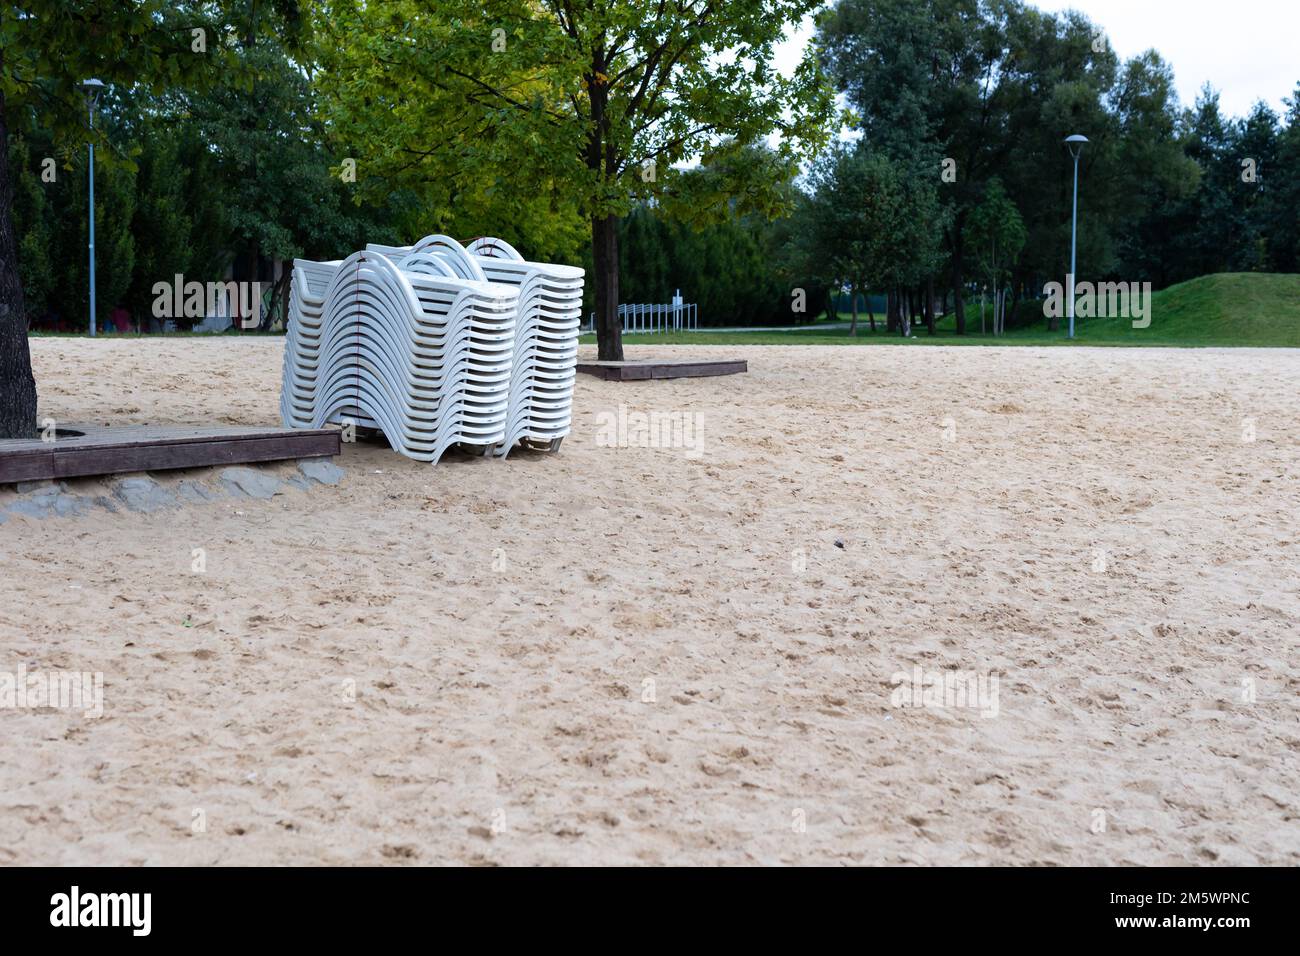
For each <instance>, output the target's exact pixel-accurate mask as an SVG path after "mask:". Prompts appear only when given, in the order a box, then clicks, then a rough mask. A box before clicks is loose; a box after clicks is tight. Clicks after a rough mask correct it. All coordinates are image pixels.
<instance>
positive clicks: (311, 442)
mask: <svg viewBox="0 0 1300 956" xmlns="http://www.w3.org/2000/svg"><path fill="white" fill-rule="evenodd" d="M72 432H81V434H80V435H73V434H72ZM65 433H66V434H67V437H63V436H64V434H65ZM59 434H60V437H59V438H58V439H57V440H55V441H49V442H47V441H41V440H40V439H39V438H33V439H7V440H3V441H0V484H7V483H10V482H15V481H42V480H45V479H49V478H75V477H79V476H85V475H112V474H118V473H121V472H128V471H164V470H166V469H168V468H202V467H207V466H211V465H238V464H246V463H248V462H255V461H280V460H283V459H286V458H322V457H327V456H330V455H337V454H338V453H339V450H340V448H341V447H342V444H341V442H342V433H341V432H340V431H339V430H338V429H336V428H321V429H296V428H197V427H190V426H153V425H120V426H113V427H104V426H101V425H74V424H68V425H64V426H61V427H60V429H59Z"/></svg>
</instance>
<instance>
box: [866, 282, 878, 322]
mask: <svg viewBox="0 0 1300 956" xmlns="http://www.w3.org/2000/svg"><path fill="white" fill-rule="evenodd" d="M867 320H868V321H870V322H871V331H872V332H874V331H876V310H875V309H873V308H872V307H871V292H870V290H868V291H867Z"/></svg>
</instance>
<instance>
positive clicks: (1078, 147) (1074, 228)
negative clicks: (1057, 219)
mask: <svg viewBox="0 0 1300 956" xmlns="http://www.w3.org/2000/svg"><path fill="white" fill-rule="evenodd" d="M1087 142H1088V137H1086V136H1080V135H1079V134H1077V133H1076V134H1075V135H1073V136H1067V137H1066V138H1065V144H1066V146H1067V147H1068V148H1069V150H1070V155H1071V156H1073V157H1074V218H1073V220H1072V223H1071V226H1070V277H1069V283H1068V285H1069V286H1070V289H1069V292H1068V301H1069V306H1070V338H1074V263H1075V254H1076V253H1077V251H1078V248H1079V156H1080V155H1082V153H1083V147H1084V144H1086V143H1087Z"/></svg>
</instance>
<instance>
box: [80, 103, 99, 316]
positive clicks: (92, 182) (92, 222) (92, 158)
mask: <svg viewBox="0 0 1300 956" xmlns="http://www.w3.org/2000/svg"><path fill="white" fill-rule="evenodd" d="M81 91H82V93H83V94H84V95H85V97H86V113H87V114H88V115H89V117H90V131H91V135H92V136H93V135H94V132H95V107H96V106H98V105H99V95H100V94H101V93H102V92H103V91H104V83H103V81H101V80H96V79H89V80H85V81H84V82H83V83H82V84H81ZM89 146H90V335H91V337H92V338H93V337H94V335H95V143H94V140H93V139H92V140H91V142H90V143H89Z"/></svg>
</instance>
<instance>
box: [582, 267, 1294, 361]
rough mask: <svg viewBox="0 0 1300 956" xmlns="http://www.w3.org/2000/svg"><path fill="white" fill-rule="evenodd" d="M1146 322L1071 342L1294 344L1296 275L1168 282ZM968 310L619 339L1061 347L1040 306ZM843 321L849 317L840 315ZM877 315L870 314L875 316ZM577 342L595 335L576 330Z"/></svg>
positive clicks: (1093, 322)
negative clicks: (997, 334) (916, 319)
mask: <svg viewBox="0 0 1300 956" xmlns="http://www.w3.org/2000/svg"><path fill="white" fill-rule="evenodd" d="M1152 298H1153V302H1152V305H1151V313H1150V315H1151V325H1150V327H1149V328H1146V329H1135V328H1133V327H1132V323H1131V321H1130V320H1128V319H1078V320H1076V323H1075V341H1076V342H1077V343H1079V344H1080V345H1128V346H1142V345H1160V346H1208V345H1242V346H1255V347H1288V348H1300V275H1269V274H1264V273H1253V272H1245V273H1224V274H1219V275H1209V276H1202V277H1200V278H1199V279H1193V280H1191V281H1190V282H1183V283H1180V284H1178V285H1175V286H1170V287H1169V288H1168V289H1164V290H1162V291H1160V292H1157V293H1155V294H1154V296H1153V297H1152ZM971 305H972V306H973V307H972V308H970V309H968V311H967V319H966V327H967V329H968V330H972V329H973V330H974V331H973V332H972V333H968V334H967V335H964V336H959V335H957V334H956V333H955V332H954V330H953V326H954V320H953V317H952V316H945V317H944V318H943V319H942V320H940V322H939V323H938V334H936V335H934V336H931V335H928V334H927V333H926V331H925V329H924V327H919V328H914V329H913V332H914V333H915V335H916V338H915V339H909V340H906V341H904V340H903V339H901V338H899V337H898V336H894V335H886V334H885V333H884V331H883V327H884V323H883V322H878V325H879V326H880V328H881V331H877V332H876V333H875V334H874V335H873V334H872V333H871V332H870V331H869V330H868V329H867V328H866V316H865V315H863V316H861V318H860V320H859V329H858V335H857V336H856V337H850V336H849V334H848V331H847V330H846V329H801V330H798V331H792V332H725V331H724V332H688V333H680V334H668V335H627V336H624V337H623V341H624V342H626V343H628V344H630V345H639V344H646V345H651V344H656V343H658V344H696V345H819V344H821V345H851V344H870V343H875V344H900V345H902V344H911V345H925V344H939V345H1067V344H1069V340H1068V339H1067V338H1066V337H1065V331H1064V326H1065V320H1064V319H1062V320H1061V330H1060V331H1058V332H1048V331H1047V320H1046V319H1045V318H1043V317H1042V315H1041V308H1040V307H1039V306H1037V305H1035V304H1032V303H1028V302H1026V303H1022V304H1021V306H1020V310H1021V314H1022V316H1023V315H1025V314H1026V312H1025V310H1027V309H1032V310H1033V312H1034V313H1036V314H1035V318H1034V321H1033V322H1032V323H1030V324H1028V325H1026V326H1024V327H1021V328H1016V329H1011V330H1010V331H1008V333H1007V334H1006V335H1005V336H1002V337H1001V338H994V337H993V336H991V335H981V334H980V332H979V328H980V314H979V313H980V305H979V301H978V300H976V301H975V302H974V303H972V304H971ZM841 318H842V319H846V320H847V318H848V316H841ZM879 318H880V317H879V316H877V319H878V320H879ZM583 341H584V342H594V341H595V337H594V336H590V335H586V336H583Z"/></svg>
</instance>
